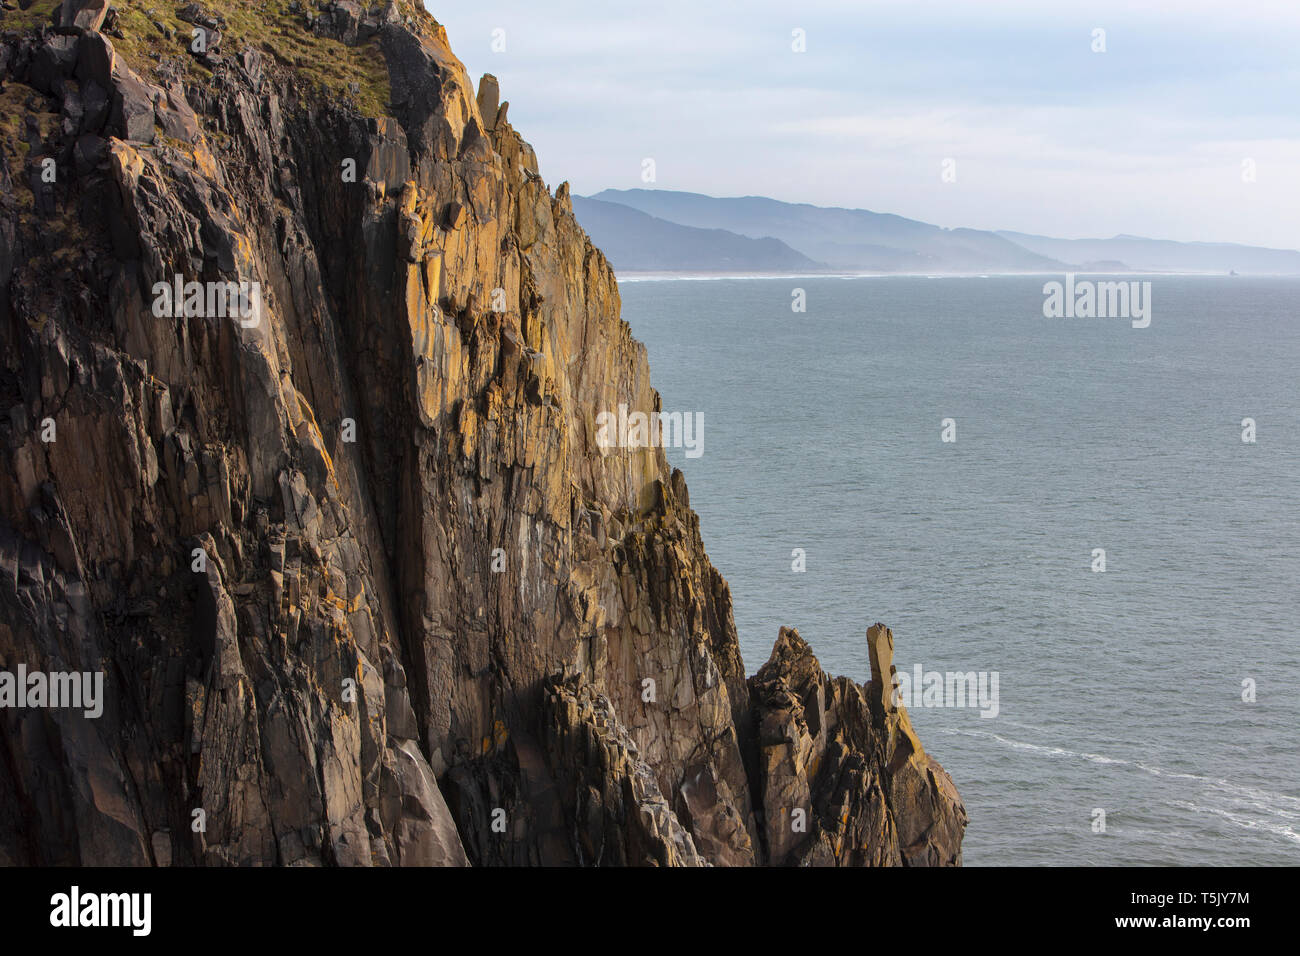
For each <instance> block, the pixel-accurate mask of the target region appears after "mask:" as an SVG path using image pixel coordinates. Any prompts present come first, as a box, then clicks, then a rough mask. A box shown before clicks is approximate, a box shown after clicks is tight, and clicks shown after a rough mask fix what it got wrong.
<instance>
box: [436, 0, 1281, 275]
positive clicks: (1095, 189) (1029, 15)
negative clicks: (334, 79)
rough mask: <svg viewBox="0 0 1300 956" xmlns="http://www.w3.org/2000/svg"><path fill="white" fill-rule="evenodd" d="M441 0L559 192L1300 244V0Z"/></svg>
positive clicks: (456, 44) (473, 65) (1085, 233)
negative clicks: (469, 4)
mask: <svg viewBox="0 0 1300 956" xmlns="http://www.w3.org/2000/svg"><path fill="white" fill-rule="evenodd" d="M426 6H428V8H429V10H430V11H431V12H432V13H433V15H434V16H435V17H436V18H437V19H438V20H439V22H441V23H443V25H444V26H445V27H446V29H447V32H448V35H449V38H450V40H451V42H452V46H453V49H455V50H456V51H457V54H458V56H460V58H461V59H462V61H463V62H464V63H465V65H466V68H467V69H468V70H469V71H470V73H471V76H472V77H473V78H474V79H475V80H476V81H477V79H478V77H479V76H480V75H481V74H483V73H492V74H494V75H496V76H497V77H498V78H499V80H500V82H501V95H502V98H503V99H505V100H509V101H510V102H511V104H512V106H511V113H510V116H511V121H512V122H513V123H514V125H515V126H516V128H517V129H519V131H520V132H521V133H522V135H523V136H524V137H525V139H527V140H528V141H529V142H531V143H532V144H533V145H534V146H535V147H536V149H537V152H538V155H539V156H540V157H541V158H542V159H541V162H542V167H541V172H542V175H543V177H544V178H545V179H546V181H547V183H548V184H549V185H551V186H552V188H554V187H555V186H557V185H558V184H559V183H560V182H563V181H565V180H567V181H568V182H570V184H571V186H572V189H573V191H574V192H575V193H578V194H581V195H592V194H595V193H598V192H600V191H601V190H603V189H607V188H613V189H630V188H654V189H668V190H675V191H684V192H698V193H703V194H705V195H710V196H727V197H736V196H763V197H767V198H772V199H778V200H781V201H784V202H793V203H808V204H811V205H818V206H838V207H844V208H853V209H867V210H871V211H873V212H881V213H893V214H896V215H899V216H903V217H906V218H909V219H916V220H920V221H923V222H928V223H933V224H935V225H940V226H944V227H948V228H959V227H966V228H973V229H986V230H994V231H997V230H1005V231H1014V232H1021V233H1029V234H1034V235H1041V236H1051V237H1054V238H1061V239H1106V238H1111V237H1115V236H1122V235H1129V236H1139V237H1142V238H1148V239H1161V240H1174V241H1179V242H1208V243H1238V244H1243V245H1251V246H1262V247H1267V248H1273V249H1288V250H1294V249H1297V248H1300V189H1297V187H1296V176H1295V171H1296V170H1297V169H1300V118H1298V117H1296V116H1295V115H1294V110H1293V104H1294V102H1295V101H1296V100H1297V98H1298V96H1297V94H1300V68H1297V67H1296V66H1295V65H1294V55H1293V50H1294V49H1295V47H1296V46H1297V41H1300V7H1297V6H1294V5H1291V4H1284V3H1281V2H1267V0H1244V2H1241V3H1236V4H1233V5H1232V7H1231V8H1230V9H1227V10H1225V9H1223V8H1222V5H1217V4H1213V3H1209V2H1205V0H1188V2H1182V3H1172V2H1168V0H1157V2H1154V3H1152V4H1150V5H1148V7H1147V8H1146V9H1143V10H1130V9H1126V5H1125V4H1123V3H1118V2H1113V0H1103V2H1100V3H1088V4H1082V3H1066V4H1061V5H1058V6H1056V7H1054V8H1052V9H1047V10H1044V9H1038V8H1037V7H1035V6H1034V5H1032V4H1029V3H1027V2H1024V0H995V2H991V3H988V4H981V5H979V7H972V6H969V5H965V4H960V3H953V2H938V0H929V2H926V0H922V2H918V3H907V4H903V3H898V2H885V3H880V4H875V5H872V7H871V8H870V9H867V10H862V9H853V8H852V7H850V6H847V5H843V4H838V3H833V2H812V3H809V4H805V5H801V6H800V7H799V8H797V9H796V8H793V7H790V6H788V5H785V4H776V3H771V2H766V0H764V2H759V3H757V4H753V5H746V6H744V7H740V6H737V5H727V6H724V7H722V8H720V9H718V8H710V9H706V8H702V7H699V6H696V5H688V4H685V3H682V2H680V0H668V2H666V3H663V4H661V5H659V6H658V7H657V8H656V15H655V17H654V18H652V20H651V21H650V22H649V23H648V24H647V22H645V18H644V17H643V15H642V12H641V11H640V10H639V9H638V8H630V9H626V10H624V9H611V8H604V7H593V5H591V4H582V3H573V2H570V3H561V4H559V5H556V6H552V7H549V8H548V9H546V10H544V11H542V10H538V9H536V8H535V7H533V6H531V5H528V4H524V3H520V2H518V0H506V2H498V3H491V4H487V5H483V6H479V7H477V8H474V9H452V8H442V7H441V6H440V5H438V4H426ZM1099 29H1100V30H1104V31H1105V34H1104V38H1102V37H1100V36H1099V35H1098V34H1097V33H1096V31H1097V30H1099ZM795 30H802V31H803V44H804V47H805V49H804V52H795V50H794V49H793V46H794V45H795V44H796V38H795V37H794V35H793V31H795ZM1102 39H1104V47H1105V49H1104V52H1094V49H1093V48H1094V47H1097V46H1099V45H1101V43H1100V41H1101V40H1102ZM494 48H495V49H494ZM646 159H653V160H654V164H655V169H654V172H655V179H654V181H645V180H644V179H643V178H642V177H643V162H644V160H646ZM945 172H947V174H948V175H947V179H945V178H944V174H945Z"/></svg>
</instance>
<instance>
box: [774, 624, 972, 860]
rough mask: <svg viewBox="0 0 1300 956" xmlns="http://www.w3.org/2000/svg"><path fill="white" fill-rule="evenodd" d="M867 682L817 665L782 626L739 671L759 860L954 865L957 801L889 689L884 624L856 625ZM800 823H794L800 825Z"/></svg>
mask: <svg viewBox="0 0 1300 956" xmlns="http://www.w3.org/2000/svg"><path fill="white" fill-rule="evenodd" d="M867 647H868V650H869V653H870V660H871V681H870V683H868V684H866V685H865V686H861V685H858V684H855V683H854V682H853V681H852V680H850V679H849V678H847V677H836V678H834V679H832V678H831V677H829V676H828V675H827V674H825V673H823V672H822V669H821V666H820V665H819V664H818V663H817V658H815V657H814V656H813V653H812V650H811V648H809V647H808V644H807V643H806V642H805V641H804V640H803V638H801V637H800V636H799V632H798V631H795V630H792V629H789V628H782V629H781V633H780V636H779V637H778V638H777V642H776V646H775V647H774V648H773V649H772V656H771V658H770V659H769V660H768V662H767V663H766V664H764V665H763V667H762V668H761V669H760V670H759V672H758V673H757V674H755V675H754V677H752V678H751V679H750V681H749V686H750V691H751V693H752V695H753V701H754V715H755V719H756V720H757V722H758V748H759V762H760V764H759V765H760V770H759V774H758V778H757V779H758V782H759V784H760V785H761V788H762V791H761V797H762V801H763V806H764V808H765V811H766V827H765V836H766V839H767V847H768V852H769V859H770V861H771V862H772V863H776V864H784V865H796V864H805V865H813V866H890V865H898V864H906V865H909V866H946V865H960V863H961V838H962V834H963V832H964V831H965V829H966V808H965V807H964V806H963V805H962V802H961V798H960V797H958V796H957V790H956V788H955V787H954V786H953V783H952V780H951V778H950V777H949V776H948V774H947V772H946V771H945V770H944V769H943V768H942V767H941V766H939V764H938V762H937V761H935V760H933V759H932V758H931V757H930V756H928V755H927V754H926V752H925V750H924V749H923V748H922V747H921V741H920V740H918V739H917V736H916V734H915V733H914V732H913V730H912V723H911V721H910V720H909V719H908V716H907V711H906V709H905V708H903V707H902V706H901V705H899V704H897V703H896V702H895V700H894V690H895V683H894V680H893V674H894V664H893V661H894V635H893V633H892V632H891V631H890V630H889V628H887V627H885V626H884V625H883V624H875V625H872V627H871V628H870V629H869V630H868V631H867ZM799 824H801V825H799Z"/></svg>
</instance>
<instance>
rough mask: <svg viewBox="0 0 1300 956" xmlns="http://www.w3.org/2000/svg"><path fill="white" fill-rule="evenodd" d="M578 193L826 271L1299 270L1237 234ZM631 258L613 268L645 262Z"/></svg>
mask: <svg viewBox="0 0 1300 956" xmlns="http://www.w3.org/2000/svg"><path fill="white" fill-rule="evenodd" d="M586 198H590V199H594V200H598V201H602V202H607V203H617V204H621V205H625V206H627V207H628V208H630V209H635V210H637V211H640V212H644V213H646V214H648V215H653V216H658V217H659V218H661V219H663V220H666V221H668V222H675V223H678V224H681V225H686V226H690V227H692V228H712V229H723V230H725V231H727V232H730V233H733V234H734V235H737V236H743V237H753V236H755V235H758V234H760V233H761V234H764V235H768V236H771V237H772V238H775V239H778V240H779V241H781V242H784V243H785V244H786V245H788V246H790V247H791V248H792V249H794V250H795V251H797V252H799V253H801V254H803V255H805V256H808V257H810V258H812V259H814V260H817V261H819V262H821V263H822V264H823V267H824V271H827V272H843V271H864V272H927V273H933V272H938V273H945V272H946V273H961V274H967V273H990V272H997V273H1006V274H1021V273H1032V274H1041V273H1059V272H1064V271H1102V272H1112V271H1120V272H1123V271H1127V272H1153V273H1157V272H1172V273H1178V272H1186V273H1195V274H1201V273H1206V272H1212V273H1213V272H1217V273H1223V274H1227V273H1229V272H1233V271H1235V272H1238V273H1240V274H1257V275H1291V274H1300V252H1297V251H1293V250H1286V249H1270V248H1265V247H1259V246H1247V245H1243V244H1239V243H1216V242H1179V241H1175V240H1165V239H1147V238H1142V237H1134V236H1125V235H1117V236H1115V237H1112V238H1111V239H1100V240H1097V239H1054V238H1051V237H1047V236H1039V235H1034V234H1031V233H1021V232H1013V231H1009V230H981V229H969V228H966V227H952V228H948V227H942V226H935V225H931V224H929V223H925V222H921V221H920V220H915V219H908V218H906V217H903V216H899V215H896V214H894V213H877V212H872V211H871V210H866V209H853V208H849V207H842V206H817V205H814V204H812V203H787V202H783V201H781V200H775V199H769V198H767V197H763V196H737V197H714V196H708V195H705V194H703V193H694V192H683V191H677V190H661V189H628V190H617V189H605V190H601V191H600V192H598V193H594V194H592V196H591V197H586ZM601 225H602V226H603V225H604V224H601ZM855 229H856V230H857V231H856V233H855V232H854V230H855ZM597 233H603V234H602V235H601V236H599V238H603V239H606V240H607V241H614V242H618V243H621V244H626V245H631V243H628V242H627V240H626V238H625V237H624V236H622V235H616V234H615V233H614V231H613V230H612V229H602V228H598V229H597ZM836 236H838V238H836ZM868 240H869V241H868ZM632 261H633V263H634V264H632V265H630V266H628V267H626V269H624V268H620V271H629V272H635V271H647V270H645V269H643V268H642V265H641V263H640V262H637V261H636V260H632Z"/></svg>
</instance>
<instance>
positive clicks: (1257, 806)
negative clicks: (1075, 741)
mask: <svg viewBox="0 0 1300 956" xmlns="http://www.w3.org/2000/svg"><path fill="white" fill-rule="evenodd" d="M1019 726H1025V727H1028V726H1029V725H1027V724H1022V725H1019ZM938 732H939V733H941V734H960V735H961V736H963V737H984V738H988V739H991V740H996V741H997V742H998V743H1001V744H1004V745H1006V746H1008V747H1011V748H1012V749H1013V750H1020V751H1027V752H1031V753H1040V754H1044V755H1046V756H1049V757H1073V758H1075V759H1079V760H1087V761H1089V762H1091V763H1096V764H1114V765H1117V766H1124V767H1132V768H1134V769H1136V770H1140V771H1142V772H1143V773H1147V774H1150V775H1151V776H1153V777H1164V778H1166V779H1169V780H1190V781H1194V782H1196V783H1198V784H1200V785H1201V786H1202V787H1203V788H1204V789H1205V793H1206V795H1210V796H1217V797H1219V798H1221V799H1224V800H1226V801H1230V802H1231V803H1232V804H1234V805H1233V806H1230V807H1228V808H1224V807H1207V806H1202V805H1200V804H1196V803H1192V802H1191V801H1188V800H1171V801H1170V803H1171V804H1172V805H1173V806H1177V807H1182V808H1183V809H1186V810H1192V811H1194V812H1196V813H1210V814H1214V815H1215V816H1218V817H1221V818H1222V819H1224V820H1227V821H1228V822H1229V823H1232V824H1234V825H1236V826H1239V827H1242V828H1244V829H1247V830H1260V831H1263V832H1266V833H1272V834H1275V835H1277V836H1280V837H1284V838H1285V839H1287V840H1290V841H1291V842H1293V843H1297V844H1300V832H1298V831H1297V830H1296V829H1295V827H1294V826H1292V825H1289V823H1291V822H1293V821H1300V797H1293V796H1291V795H1289V794H1285V793H1277V792H1275V791H1272V790H1264V789H1262V788H1260V787H1250V786H1245V785H1243V784H1238V783H1233V782H1232V781H1230V780H1225V779H1223V778H1222V777H1208V776H1205V775H1203V774H1198V773H1186V772H1183V771H1178V770H1167V769H1165V768H1164V767H1156V766H1152V765H1151V764H1147V763H1142V762H1141V761H1137V760H1125V759H1123V758H1122V757H1107V756H1106V755H1104V754H1094V753H1087V752H1085V751H1080V750H1070V749H1068V748H1066V747H1054V746H1044V745H1042V744H1031V743H1029V742H1028V741H1024V740H1012V739H1010V738H1009V737H1003V736H1002V735H1001V734H995V733H992V732H990V731H983V730H955V729H941V730H939V731H938ZM1243 804H1244V806H1243ZM1287 807H1290V808H1291V809H1285V808H1287ZM1247 810H1248V811H1251V812H1255V813H1259V814H1262V815H1263V816H1265V817H1266V818H1273V819H1262V820H1261V819H1255V818H1252V817H1249V816H1246V815H1245V813H1244V812H1242V811H1247Z"/></svg>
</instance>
